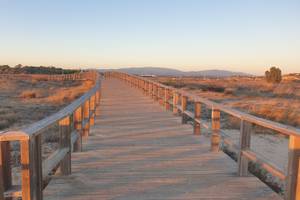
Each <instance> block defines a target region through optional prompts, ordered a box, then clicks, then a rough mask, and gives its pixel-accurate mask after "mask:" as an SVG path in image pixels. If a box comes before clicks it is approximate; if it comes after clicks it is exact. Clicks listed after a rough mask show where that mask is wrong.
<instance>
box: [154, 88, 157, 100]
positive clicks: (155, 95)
mask: <svg viewBox="0 0 300 200" xmlns="http://www.w3.org/2000/svg"><path fill="white" fill-rule="evenodd" d="M156 90H157V86H156V85H155V84H153V99H154V101H156V100H157V91H156Z"/></svg>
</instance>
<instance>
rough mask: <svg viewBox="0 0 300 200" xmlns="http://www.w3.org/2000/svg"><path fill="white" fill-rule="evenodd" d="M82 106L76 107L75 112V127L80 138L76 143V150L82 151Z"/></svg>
mask: <svg viewBox="0 0 300 200" xmlns="http://www.w3.org/2000/svg"><path fill="white" fill-rule="evenodd" d="M82 111H83V109H82V106H80V107H79V108H77V109H76V111H75V113H74V128H75V129H76V130H77V133H78V138H77V140H76V142H75V144H74V151H75V152H77V151H82V114H83V113H82Z"/></svg>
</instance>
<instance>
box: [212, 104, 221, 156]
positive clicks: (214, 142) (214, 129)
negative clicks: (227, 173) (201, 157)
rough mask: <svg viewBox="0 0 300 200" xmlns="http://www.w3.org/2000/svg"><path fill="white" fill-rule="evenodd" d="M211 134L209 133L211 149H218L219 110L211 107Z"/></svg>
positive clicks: (215, 150)
mask: <svg viewBox="0 0 300 200" xmlns="http://www.w3.org/2000/svg"><path fill="white" fill-rule="evenodd" d="M211 120H212V134H211V151H214V152H217V151H219V145H220V110H219V109H216V108H212V115H211Z"/></svg>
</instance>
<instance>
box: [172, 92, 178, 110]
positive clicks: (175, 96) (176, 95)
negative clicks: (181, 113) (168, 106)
mask: <svg viewBox="0 0 300 200" xmlns="http://www.w3.org/2000/svg"><path fill="white" fill-rule="evenodd" d="M177 105H178V93H177V92H175V91H174V92H173V113H174V114H177V113H178V108H177Z"/></svg>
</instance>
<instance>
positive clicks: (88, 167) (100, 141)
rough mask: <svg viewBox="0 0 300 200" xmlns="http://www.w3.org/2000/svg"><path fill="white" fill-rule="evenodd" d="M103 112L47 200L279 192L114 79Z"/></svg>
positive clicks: (266, 194) (106, 92) (105, 89)
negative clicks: (246, 174) (242, 173)
mask: <svg viewBox="0 0 300 200" xmlns="http://www.w3.org/2000/svg"><path fill="white" fill-rule="evenodd" d="M102 87H103V89H102V99H101V104H100V111H99V109H98V111H97V112H100V115H98V116H97V118H96V121H95V126H94V127H93V128H92V129H91V132H90V137H89V138H88V139H87V140H86V141H84V145H83V152H78V153H74V154H72V174H71V175H69V176H54V177H53V179H52V180H51V182H50V184H49V185H48V186H47V187H46V189H45V190H44V199H46V200H48V199H49V200H60V199H66V200H75V199H76V200H89V199H93V200H99V199H114V200H115V199H126V200H143V199H149V200H150V199H151V200H154V199H273V200H276V199H281V198H280V197H279V196H278V195H277V194H276V193H274V192H273V191H272V190H271V189H269V188H268V187H267V186H266V185H264V184H263V183H262V182H261V181H259V180H258V179H257V178H256V177H252V176H251V177H238V176H237V175H236V173H237V164H236V163H235V162H234V161H233V160H231V158H229V157H228V156H227V155H225V154H224V153H223V152H219V153H213V152H210V140H209V138H207V137H205V136H197V135H193V134H192V132H193V129H192V126H190V125H187V124H186V125H182V124H181V119H180V118H179V117H176V116H174V115H173V114H172V113H171V112H166V111H164V109H163V108H162V107H161V106H160V105H158V104H157V102H154V101H153V100H152V99H150V98H149V97H148V96H144V95H143V94H142V93H141V91H139V90H137V89H135V88H130V87H129V86H128V85H126V84H125V83H124V82H121V81H120V80H116V79H108V80H104V81H103V86H102Z"/></svg>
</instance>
